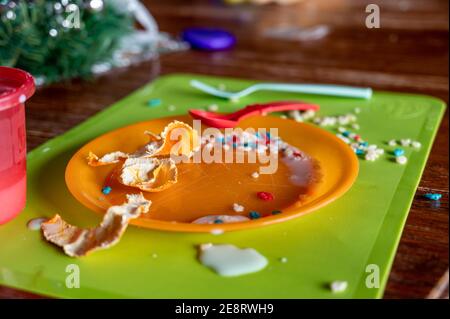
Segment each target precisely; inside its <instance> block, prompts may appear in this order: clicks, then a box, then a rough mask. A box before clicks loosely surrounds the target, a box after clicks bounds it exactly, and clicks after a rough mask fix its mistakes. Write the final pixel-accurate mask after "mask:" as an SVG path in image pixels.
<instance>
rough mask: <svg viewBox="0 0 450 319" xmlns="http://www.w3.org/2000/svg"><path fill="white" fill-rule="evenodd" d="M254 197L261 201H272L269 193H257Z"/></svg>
mask: <svg viewBox="0 0 450 319" xmlns="http://www.w3.org/2000/svg"><path fill="white" fill-rule="evenodd" d="M256 196H258V198H259V199H261V200H263V201H269V200H273V195H272V194H271V193H269V192H258V193H257V194H256Z"/></svg>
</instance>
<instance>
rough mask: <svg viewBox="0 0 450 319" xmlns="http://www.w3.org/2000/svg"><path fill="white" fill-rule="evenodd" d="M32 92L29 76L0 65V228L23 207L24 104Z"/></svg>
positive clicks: (25, 153) (24, 177)
mask: <svg viewBox="0 0 450 319" xmlns="http://www.w3.org/2000/svg"><path fill="white" fill-rule="evenodd" d="M34 90H35V87H34V80H33V77H32V76H31V75H30V74H28V73H27V72H24V71H22V70H19V69H13V68H7V67H1V66H0V225H1V224H4V223H6V222H8V221H10V220H11V219H13V218H14V217H16V216H17V215H18V214H19V213H20V212H21V211H22V210H23V208H24V207H25V199H26V184H27V182H26V180H27V177H26V176H27V175H26V155H27V146H26V131H25V105H24V103H25V101H26V100H27V99H28V98H29V97H30V96H32V95H33V93H34Z"/></svg>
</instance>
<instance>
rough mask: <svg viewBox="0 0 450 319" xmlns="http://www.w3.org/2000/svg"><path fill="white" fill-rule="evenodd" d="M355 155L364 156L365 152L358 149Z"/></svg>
mask: <svg viewBox="0 0 450 319" xmlns="http://www.w3.org/2000/svg"><path fill="white" fill-rule="evenodd" d="M355 153H356V155H364V150H362V149H360V148H357V149H356V150H355Z"/></svg>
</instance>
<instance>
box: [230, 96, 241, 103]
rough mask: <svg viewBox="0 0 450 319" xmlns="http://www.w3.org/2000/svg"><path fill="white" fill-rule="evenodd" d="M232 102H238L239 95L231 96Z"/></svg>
mask: <svg viewBox="0 0 450 319" xmlns="http://www.w3.org/2000/svg"><path fill="white" fill-rule="evenodd" d="M230 101H231V103H237V102H239V98H238V97H232V98H230Z"/></svg>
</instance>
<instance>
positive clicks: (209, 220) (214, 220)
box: [192, 215, 250, 225]
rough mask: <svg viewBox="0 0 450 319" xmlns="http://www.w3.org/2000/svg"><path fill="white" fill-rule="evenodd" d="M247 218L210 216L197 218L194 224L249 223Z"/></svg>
mask: <svg viewBox="0 0 450 319" xmlns="http://www.w3.org/2000/svg"><path fill="white" fill-rule="evenodd" d="M249 220H250V219H248V218H247V217H245V216H240V215H208V216H204V217H200V218H197V219H196V220H194V221H193V222H192V223H193V224H203V225H204V224H209V225H212V224H228V223H242V222H246V221H249Z"/></svg>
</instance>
